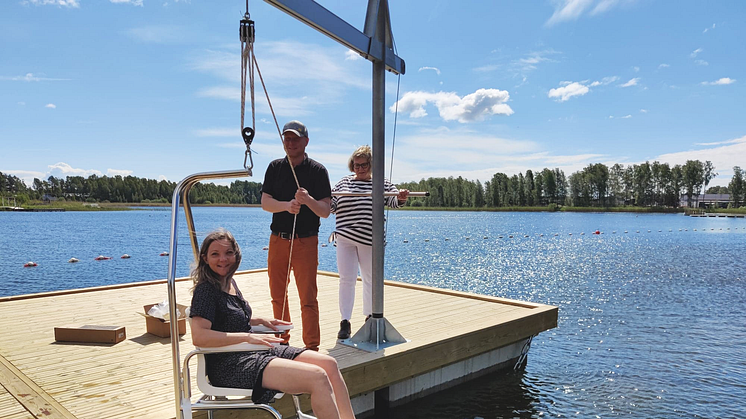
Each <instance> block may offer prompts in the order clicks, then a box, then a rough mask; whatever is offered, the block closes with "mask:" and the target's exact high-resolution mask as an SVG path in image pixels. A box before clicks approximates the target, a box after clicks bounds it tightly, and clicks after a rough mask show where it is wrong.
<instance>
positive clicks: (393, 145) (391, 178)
mask: <svg viewBox="0 0 746 419" xmlns="http://www.w3.org/2000/svg"><path fill="white" fill-rule="evenodd" d="M391 43H392V44H393V46H394V55H396V54H397V53H398V51H397V49H396V41H394V39H393V36H392V37H391ZM400 83H401V73H399V74H397V77H396V102H395V103H394V132H393V134H392V137H391V166H389V182H391V183H392V184H393V183H394V149H395V148H396V125H397V120H398V117H399V86H400ZM397 190H398V189H397ZM397 199H398V198H397ZM389 211H391V207H389V208H388V209H386V222H385V225H384V227H383V238H384V240H383V248H384V252H385V249H386V234H387V233H388V231H389Z"/></svg>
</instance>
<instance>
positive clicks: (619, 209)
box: [401, 206, 684, 213]
mask: <svg viewBox="0 0 746 419" xmlns="http://www.w3.org/2000/svg"><path fill="white" fill-rule="evenodd" d="M401 209H403V210H410V211H490V212H512V211H522V212H555V211H563V212H634V213H679V212H684V209H683V208H660V207H631V206H628V207H558V206H546V207H497V208H491V207H490V208H488V207H483V208H464V207H456V208H444V207H404V208H401Z"/></svg>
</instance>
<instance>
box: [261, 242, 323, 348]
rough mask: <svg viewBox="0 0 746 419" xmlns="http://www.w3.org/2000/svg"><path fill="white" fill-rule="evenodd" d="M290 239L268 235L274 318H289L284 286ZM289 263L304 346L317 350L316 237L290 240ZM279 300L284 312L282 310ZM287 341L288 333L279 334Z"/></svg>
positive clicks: (270, 285) (319, 335)
mask: <svg viewBox="0 0 746 419" xmlns="http://www.w3.org/2000/svg"><path fill="white" fill-rule="evenodd" d="M289 255H290V240H286V239H281V238H280V237H278V236H275V235H271V236H269V254H268V256H267V271H268V274H269V292H270V295H271V297H272V310H273V312H274V316H275V318H276V319H282V320H288V321H290V307H289V306H288V300H287V292H286V289H285V287H286V286H290V284H288V283H287V282H286V281H287V280H288V257H289ZM290 267H291V269H292V271H293V275H294V277H295V286H296V287H297V288H298V295H299V296H300V312H301V321H302V322H303V326H302V327H303V343H304V344H305V346H306V348H308V349H313V350H318V349H319V343H320V342H321V332H320V330H319V302H318V300H317V299H316V296H317V294H318V287H317V285H316V270H317V269H318V267H319V237H318V236H312V237H304V238H296V239H295V240H293V257H292V258H291V259H290ZM283 302H284V306H285V312H284V313H283V312H282V307H283ZM282 337H283V338H284V339H285V342H287V341H288V340H289V339H290V334H285V335H283V336H282Z"/></svg>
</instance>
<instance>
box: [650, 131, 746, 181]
mask: <svg viewBox="0 0 746 419" xmlns="http://www.w3.org/2000/svg"><path fill="white" fill-rule="evenodd" d="M704 144H706V145H709V144H712V145H717V147H712V148H705V149H701V150H688V151H680V152H676V153H667V154H662V155H660V156H658V157H657V158H656V159H655V160H658V161H660V162H666V163H668V164H670V165H676V164H681V165H683V164H685V163H686V161H687V160H700V161H706V160H709V161H711V162H712V165H713V166H715V171H716V172H718V174H719V176H718V177H717V178H715V179H714V180H713V181H712V182H710V185H718V184H719V185H727V184H728V182H729V181H730V179H731V178H732V177H733V170H732V169H733V166H741V167H743V166H744V163H743V156H746V136H743V137H741V138H736V139H733V140H727V141H721V142H714V143H704Z"/></svg>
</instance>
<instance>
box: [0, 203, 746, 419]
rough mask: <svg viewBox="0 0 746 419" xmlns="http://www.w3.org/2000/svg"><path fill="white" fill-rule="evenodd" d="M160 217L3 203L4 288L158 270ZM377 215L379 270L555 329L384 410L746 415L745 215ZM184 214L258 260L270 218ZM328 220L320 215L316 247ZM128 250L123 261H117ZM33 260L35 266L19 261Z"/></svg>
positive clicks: (32, 288) (328, 263)
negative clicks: (507, 369) (494, 367)
mask: <svg viewBox="0 0 746 419" xmlns="http://www.w3.org/2000/svg"><path fill="white" fill-rule="evenodd" d="M170 217H171V215H170V210H152V209H147V210H141V211H126V212H64V213H7V212H6V213H0V272H2V275H1V276H0V296H6V295H16V294H28V293H35V292H44V291H53V290H61V289H71V288H83V287H90V286H98V285H108V284H116V283H125V282H134V281H149V280H153V279H161V278H165V277H166V274H167V259H168V258H166V257H162V256H159V254H160V253H161V252H164V251H167V250H168V245H169V229H170ZM388 217H389V223H388V233H387V234H388V235H387V237H388V245H387V247H386V278H387V279H393V280H398V281H405V282H411V283H417V284H424V285H429V286H436V287H441V288H451V289H456V290H463V291H469V292H476V293H480V294H488V295H494V296H500V297H507V298H515V299H520V300H528V301H533V302H538V303H545V304H552V305H556V306H558V307H559V322H558V323H559V325H558V328H556V329H553V330H550V331H546V332H544V333H541V334H540V335H538V336H537V337H536V338H535V339H534V341H533V344H532V348H531V351H530V353H529V359H528V365H527V366H526V368H525V370H523V371H519V372H512V373H504V372H503V373H497V374H492V375H488V376H485V377H482V378H479V379H477V380H475V381H472V382H469V383H466V384H463V385H461V386H458V387H456V388H454V389H451V390H447V391H445V392H441V393H438V394H437V395H434V396H429V397H426V398H424V399H421V400H417V401H413V402H410V403H408V404H406V405H404V406H401V407H397V408H395V409H393V410H392V412H391V417H392V418H394V419H400V418H469V419H471V418H485V419H486V418H502V417H526V418H529V417H535V418H541V417H566V416H574V417H628V418H648V417H650V418H658V417H662V418H668V417H672V418H673V417H675V418H678V417H684V418H696V417H702V418H714V417H722V418H737V417H744V416H746V413H744V412H746V401H745V399H744V396H743V394H746V315H745V314H744V309H745V308H746V256H745V255H746V219H743V218H741V219H733V218H690V217H685V216H683V215H669V214H666V215H658V214H640V215H635V214H613V213H603V214H600V213H567V214H566V213H488V212H484V213H483V212H424V211H422V212H421V211H391V212H390V213H389V215H388ZM194 218H195V223H196V228H197V230H198V236H199V238H200V240H201V238H202V237H204V236H205V235H206V234H207V233H209V232H210V231H212V230H213V229H214V228H217V227H225V228H227V229H229V230H231V231H232V232H233V233H234V235H235V236H236V237H237V239H238V240H239V242H240V244H241V247H242V251H243V254H244V260H243V263H242V265H241V269H252V268H263V267H265V266H266V257H267V254H266V251H265V250H262V248H263V247H264V246H266V245H267V244H268V232H269V223H270V214H268V213H265V212H263V211H261V209H258V208H195V209H194ZM333 225H334V223H333V218H331V219H329V220H323V221H322V227H321V233H320V242H321V243H326V238H327V237H328V236H329V234H330V233H331V231H332V229H333ZM695 229H696V231H695ZM596 230H599V231H600V232H602V233H603V234H599V235H596V234H593V232H595V231H596ZM625 231H626V232H625ZM179 233H180V234H179V250H178V252H179V260H180V262H179V265H178V268H177V275H178V276H186V275H188V272H189V259H190V258H191V252H192V251H191V245H190V243H189V240H188V239H187V236H186V231H185V229H184V221H183V217H182V219H181V220H180V230H179ZM511 235H512V238H511V237H510V236H511ZM124 253H127V254H129V255H131V256H132V257H131V259H119V257H120V256H121V255H122V254H124ZM98 255H105V256H111V257H113V259H112V260H105V261H94V260H93V259H94V258H95V257H96V256H98ZM71 257H76V258H78V259H80V262H78V263H75V264H72V263H67V260H68V259H70V258H71ZM28 261H34V262H37V263H38V264H39V266H37V267H35V268H23V267H22V266H23V264H24V263H25V262H28ZM319 269H322V270H328V271H335V272H336V259H335V252H334V247H332V246H331V245H329V246H327V247H323V248H320V249H319ZM454 315H456V316H457V315H458V313H454ZM463 320H464V322H468V321H469V319H468V318H464V319H463Z"/></svg>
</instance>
